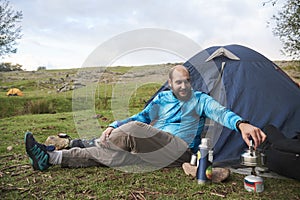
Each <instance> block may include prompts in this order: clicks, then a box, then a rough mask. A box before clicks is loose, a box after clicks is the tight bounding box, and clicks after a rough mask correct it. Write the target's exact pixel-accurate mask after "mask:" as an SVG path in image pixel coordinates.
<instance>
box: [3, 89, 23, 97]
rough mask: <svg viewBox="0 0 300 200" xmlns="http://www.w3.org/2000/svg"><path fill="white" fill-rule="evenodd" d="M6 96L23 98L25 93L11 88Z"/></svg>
mask: <svg viewBox="0 0 300 200" xmlns="http://www.w3.org/2000/svg"><path fill="white" fill-rule="evenodd" d="M6 95H7V96H23V93H22V91H21V90H19V89H18V88H11V89H10V90H8V92H7V93H6Z"/></svg>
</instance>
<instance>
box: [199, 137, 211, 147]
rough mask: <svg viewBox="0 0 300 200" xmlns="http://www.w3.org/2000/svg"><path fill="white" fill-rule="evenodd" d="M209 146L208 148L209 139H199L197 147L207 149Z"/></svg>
mask: <svg viewBox="0 0 300 200" xmlns="http://www.w3.org/2000/svg"><path fill="white" fill-rule="evenodd" d="M209 146H210V139H209V138H202V139H201V144H200V145H199V147H202V148H209Z"/></svg>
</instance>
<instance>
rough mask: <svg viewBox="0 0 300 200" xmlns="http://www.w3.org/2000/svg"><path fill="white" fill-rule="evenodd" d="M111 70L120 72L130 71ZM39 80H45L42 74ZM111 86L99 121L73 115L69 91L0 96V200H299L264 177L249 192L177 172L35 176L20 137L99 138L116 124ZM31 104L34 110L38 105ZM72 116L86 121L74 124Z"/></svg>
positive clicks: (294, 184)
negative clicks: (41, 108) (259, 186)
mask: <svg viewBox="0 0 300 200" xmlns="http://www.w3.org/2000/svg"><path fill="white" fill-rule="evenodd" d="M132 69H133V68H130V70H132ZM112 70H114V71H116V72H121V73H124V72H126V70H128V68H124V67H119V68H114V69H112ZM49 73H50V75H51V73H62V71H53V72H49ZM70 73H71V72H70ZM2 76H5V74H4V75H2ZM41 77H42V78H43V79H45V75H43V76H42V75H41ZM25 78H26V77H25ZM46 78H47V77H46ZM36 81H38V79H37V78H36ZM12 84H13V82H12ZM2 85H4V83H2ZM32 85H35V84H32ZM112 87H113V84H106V85H103V84H100V85H99V86H98V87H97V89H96V92H95V114H97V117H94V115H93V113H90V112H87V110H81V111H78V112H72V92H67V93H59V94H57V93H48V91H51V90H50V89H48V90H43V91H41V90H40V88H35V87H30V89H28V90H26V91H25V94H26V95H25V96H24V97H12V98H11V97H9V98H8V97H6V96H5V92H1V93H0V101H1V104H0V109H1V117H0V135H1V140H0V141H1V145H0V197H1V199H245V200H246V199H247V200H248V199H300V182H299V181H295V180H291V179H273V178H264V181H265V182H264V185H265V190H264V192H262V193H251V192H247V191H246V190H245V189H244V188H243V179H244V177H245V175H240V174H231V175H230V178H229V179H228V180H227V181H226V182H224V183H218V184H210V185H204V186H201V185H198V184H197V182H196V180H195V179H193V178H192V177H190V176H186V175H185V174H184V172H183V170H182V169H181V168H165V169H160V170H157V171H153V172H147V173H126V172H123V171H119V170H117V169H114V168H105V167H90V168H79V169H66V168H61V167H59V166H54V167H51V168H50V169H48V170H46V171H45V172H38V171H33V170H32V168H31V166H30V164H29V160H28V158H27V156H26V153H25V149H24V141H23V137H24V133H25V132H26V131H31V132H32V133H33V134H34V136H35V137H36V139H37V140H38V141H40V142H43V141H45V140H46V138H47V137H48V136H50V135H56V134H57V133H60V132H63V133H67V134H69V135H70V136H71V137H72V138H79V137H81V136H83V135H82V134H80V131H79V129H82V130H81V131H85V130H88V129H90V125H92V126H94V127H96V131H95V132H96V134H99V135H100V134H101V132H102V131H103V130H104V128H105V127H106V126H107V125H108V124H109V123H110V122H112V121H113V120H114V115H113V113H112V111H111V102H112V101H113V97H112V96H111V95H110V94H111V92H112ZM158 87H159V85H157V84H147V85H143V86H141V87H139V88H138V89H137V90H136V91H135V93H133V94H132V95H131V97H130V99H129V100H128V104H129V109H128V115H130V114H134V113H136V112H137V111H139V110H141V109H142V108H143V106H144V103H145V101H147V100H148V99H149V97H150V96H151V95H152V94H153V93H154V92H155V91H156V90H157V89H158ZM45 88H47V87H45ZM48 88H51V87H48ZM37 101H43V102H44V104H46V105H43V106H45V107H47V105H50V104H51V106H52V108H51V109H52V111H54V112H52V113H45V114H33V113H31V112H23V111H22V109H24V105H25V106H28V105H29V103H28V102H37ZM33 104H34V105H35V106H37V107H38V103H33ZM26 109H27V110H28V108H26ZM26 109H25V110H26ZM74 113H75V114H76V115H81V114H82V115H83V116H85V118H84V119H82V120H80V121H78V120H75V118H73V115H74ZM84 136H86V135H84ZM87 136H91V135H87ZM10 148H12V149H11V150H10Z"/></svg>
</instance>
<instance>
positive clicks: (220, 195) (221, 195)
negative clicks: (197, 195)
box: [210, 192, 226, 198]
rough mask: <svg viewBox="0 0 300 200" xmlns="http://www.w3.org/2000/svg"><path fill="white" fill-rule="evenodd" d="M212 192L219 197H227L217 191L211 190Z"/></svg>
mask: <svg viewBox="0 0 300 200" xmlns="http://www.w3.org/2000/svg"><path fill="white" fill-rule="evenodd" d="M210 194H211V195H215V196H218V197H222V198H225V197H226V196H225V195H224V194H219V193H216V192H211V193H210Z"/></svg>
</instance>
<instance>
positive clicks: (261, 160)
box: [241, 149, 266, 167]
mask: <svg viewBox="0 0 300 200" xmlns="http://www.w3.org/2000/svg"><path fill="white" fill-rule="evenodd" d="M265 160H266V157H265V154H263V153H260V152H258V151H255V150H251V149H247V150H246V151H245V152H244V153H243V154H242V155H241V164H242V165H245V166H248V167H256V166H264V165H265Z"/></svg>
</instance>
